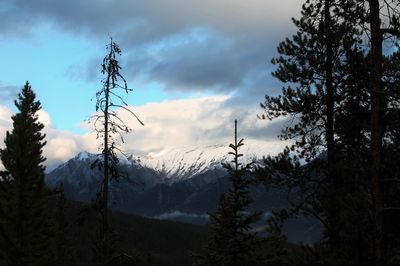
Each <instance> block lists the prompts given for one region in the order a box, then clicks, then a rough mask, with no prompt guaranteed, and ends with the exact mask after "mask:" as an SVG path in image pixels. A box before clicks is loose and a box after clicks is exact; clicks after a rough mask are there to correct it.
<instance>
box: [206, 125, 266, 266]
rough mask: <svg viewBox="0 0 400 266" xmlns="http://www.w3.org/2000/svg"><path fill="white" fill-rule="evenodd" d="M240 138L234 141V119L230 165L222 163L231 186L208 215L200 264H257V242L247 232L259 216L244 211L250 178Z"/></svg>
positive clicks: (234, 265)
mask: <svg viewBox="0 0 400 266" xmlns="http://www.w3.org/2000/svg"><path fill="white" fill-rule="evenodd" d="M243 145H244V143H243V139H241V140H240V141H239V142H238V141H237V122H236V120H235V143H234V144H230V145H229V147H230V148H231V149H232V150H233V151H232V152H229V154H230V155H232V156H233V160H232V164H231V163H224V164H223V167H224V168H226V169H227V171H228V173H229V174H230V184H231V185H230V188H229V191H228V192H227V193H226V194H222V195H221V197H220V200H219V204H218V209H217V210H216V212H215V213H214V214H211V234H212V235H211V237H210V241H209V245H208V246H207V247H206V255H205V256H204V257H203V258H202V260H201V262H200V265H227V266H228V265H229V266H239V265H240V266H245V265H260V264H261V262H262V259H261V256H260V254H259V253H258V251H259V250H258V248H259V244H260V241H259V239H258V238H257V236H256V235H255V234H254V233H251V232H250V229H251V225H252V224H253V223H254V222H256V221H257V220H258V219H259V215H260V214H259V213H250V214H248V213H247V207H248V206H249V204H250V203H251V199H250V197H249V185H250V184H251V183H252V180H251V178H250V177H249V171H250V167H251V164H248V165H245V166H243V165H242V164H241V163H240V162H239V158H240V157H241V156H243V155H242V154H240V153H239V148H240V147H241V146H243Z"/></svg>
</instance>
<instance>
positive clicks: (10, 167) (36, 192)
mask: <svg viewBox="0 0 400 266" xmlns="http://www.w3.org/2000/svg"><path fill="white" fill-rule="evenodd" d="M15 106H16V107H17V108H18V111H19V112H18V113H17V114H15V115H14V116H13V117H12V120H13V129H12V131H11V132H7V134H6V137H5V140H4V143H5V148H4V149H1V150H0V158H1V161H2V163H3V166H4V168H5V171H2V172H1V182H0V190H1V192H0V251H1V256H2V258H3V259H4V261H3V264H4V265H17V266H19V265H49V261H50V259H49V256H50V252H49V246H50V236H49V214H48V212H47V210H46V208H47V204H48V195H49V192H48V190H47V189H46V187H45V184H44V171H45V167H44V166H43V162H44V161H45V158H44V157H43V156H42V148H43V146H44V145H45V144H46V142H45V141H44V138H45V135H44V134H42V133H41V131H42V129H43V127H44V126H43V124H42V123H40V122H39V121H38V114H37V112H38V111H39V110H40V109H41V105H40V102H39V101H36V96H35V93H34V92H33V91H32V88H31V86H30V84H29V83H28V82H26V84H25V86H24V87H23V89H22V92H21V93H20V94H19V95H18V100H16V101H15Z"/></svg>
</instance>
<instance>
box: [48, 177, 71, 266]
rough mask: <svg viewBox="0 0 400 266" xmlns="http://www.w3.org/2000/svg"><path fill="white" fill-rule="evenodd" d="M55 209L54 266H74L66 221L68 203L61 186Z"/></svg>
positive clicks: (68, 225) (69, 227)
mask: <svg viewBox="0 0 400 266" xmlns="http://www.w3.org/2000/svg"><path fill="white" fill-rule="evenodd" d="M57 194H58V195H57V199H56V201H57V202H56V209H55V215H54V232H53V233H54V243H53V250H54V256H53V258H54V264H55V265H59V266H73V265H75V260H74V256H75V250H74V248H73V245H72V239H71V223H70V222H69V219H68V202H67V199H66V198H65V194H64V186H63V185H62V184H61V186H60V188H59V189H58V191H57Z"/></svg>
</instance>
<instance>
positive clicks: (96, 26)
mask: <svg viewBox="0 0 400 266" xmlns="http://www.w3.org/2000/svg"><path fill="white" fill-rule="evenodd" d="M302 2H303V1H302V0H268V1H262V0H249V1H245V2H244V1H241V0H229V1H228V0H205V1H193V0H147V1H142V0H120V1H117V2H115V1H110V0H86V1H81V0H69V1H51V0H35V1H28V2H27V1H24V0H13V1H12V0H5V1H3V4H2V5H0V15H1V16H0V17H1V18H2V19H3V20H4V21H3V23H2V30H0V35H3V36H7V35H9V34H11V33H10V32H13V31H12V30H11V29H16V30H15V32H14V33H13V34H14V35H15V34H18V32H22V33H23V34H26V32H34V31H35V29H37V28H39V27H38V25H39V26H40V25H43V24H51V25H53V26H54V27H55V28H56V29H57V31H61V32H66V33H69V34H72V35H80V36H86V37H88V38H90V39H92V40H93V41H94V43H99V41H101V42H103V41H104V39H105V37H106V35H107V33H109V34H111V35H112V36H113V37H114V39H115V40H116V41H117V42H118V43H119V44H120V45H121V48H122V49H123V52H124V55H125V54H127V60H126V67H125V68H124V73H127V76H126V77H127V78H128V79H129V80H135V81H138V80H139V81H143V82H146V83H148V82H158V83H160V84H163V85H164V87H165V89H166V90H173V91H184V92H188V91H189V92H193V91H202V92H204V91H206V92H213V93H216V94H220V93H225V92H232V91H235V92H238V91H239V92H240V91H253V90H255V88H254V87H256V89H257V90H260V88H263V89H264V90H267V89H269V88H270V86H269V83H268V81H267V80H268V72H267V71H265V70H266V68H268V67H269V66H270V65H269V61H270V59H271V57H272V56H273V55H274V54H275V51H276V49H275V47H276V46H277V44H278V42H279V41H280V40H281V39H283V38H284V37H286V36H287V35H289V34H290V32H291V31H292V29H293V26H292V24H291V21H290V17H292V16H297V15H298V14H299V10H300V6H301V4H302ZM1 6H2V7H3V8H1ZM15 18H18V19H15ZM88 61H89V62H88V65H89V66H87V69H88V70H86V71H80V70H79V67H78V66H73V67H71V68H70V69H68V70H67V74H68V75H69V76H76V72H77V71H79V73H82V72H83V73H88V77H89V78H93V77H97V76H96V75H93V74H90V73H92V72H93V69H97V68H94V67H93V64H95V66H96V67H97V65H98V63H97V62H98V60H93V59H89V60H88ZM94 62H96V63H94ZM83 67H86V66H83ZM261 72H262V73H263V82H262V81H261V80H260V79H258V80H254V73H261ZM257 95H260V94H259V93H258V94H257ZM239 96H240V97H243V96H244V94H243V93H238V97H239ZM245 96H246V97H245V98H252V99H253V100H254V99H256V97H258V96H255V95H254V94H246V95H245Z"/></svg>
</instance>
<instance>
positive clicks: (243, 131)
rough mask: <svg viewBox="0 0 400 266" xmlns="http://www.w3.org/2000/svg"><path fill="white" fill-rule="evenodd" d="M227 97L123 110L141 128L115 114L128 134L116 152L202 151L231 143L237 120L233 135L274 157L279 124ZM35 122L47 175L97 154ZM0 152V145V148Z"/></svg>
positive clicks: (3, 123)
mask: <svg viewBox="0 0 400 266" xmlns="http://www.w3.org/2000/svg"><path fill="white" fill-rule="evenodd" d="M229 99H230V98H229V97H228V96H210V97H202V98H193V99H185V100H166V101H163V102H161V103H149V104H145V105H142V106H138V107H129V108H131V110H132V111H134V112H135V113H136V114H137V115H138V116H139V117H140V119H141V120H142V121H143V122H144V124H145V126H140V125H139V124H138V123H137V122H136V120H135V119H134V118H133V117H132V116H131V115H130V114H129V113H128V112H126V111H123V110H119V113H120V117H121V118H122V119H123V120H124V121H126V123H127V125H128V126H130V127H131V128H132V129H133V133H130V134H127V135H125V136H124V138H125V143H124V144H123V145H121V149H122V150H123V151H125V152H127V153H128V154H134V155H140V156H142V155H147V154H149V153H155V152H161V151H163V150H168V149H174V148H176V149H179V148H187V147H205V146H208V145H218V144H223V145H225V144H226V143H231V142H232V136H233V121H234V120H235V119H237V120H238V124H239V126H238V133H239V136H240V137H243V138H245V140H251V141H254V140H255V141H258V142H260V143H263V147H267V148H268V147H270V148H269V149H267V150H268V151H269V152H272V153H276V152H278V151H280V150H281V149H282V148H283V147H284V145H285V144H286V143H284V142H281V141H279V140H278V139H277V135H278V134H279V132H280V130H281V126H282V124H283V123H284V120H277V121H273V122H271V121H265V120H259V119H258V118H257V114H259V113H260V112H261V111H262V110H258V109H257V108H248V109H247V108H244V107H243V106H233V105H227V104H226V103H227V102H228V101H229ZM11 115H12V112H11V110H9V109H7V108H5V107H3V106H1V105H0V138H1V139H3V138H4V136H5V132H6V130H11V129H12V123H11V119H10V117H11ZM39 120H40V121H42V122H43V123H44V124H45V126H46V127H45V129H44V133H45V134H46V141H47V144H46V146H45V147H44V156H45V157H46V158H47V161H46V165H47V166H48V170H51V169H53V168H54V167H55V166H57V165H58V164H60V163H62V162H65V161H66V160H68V159H70V158H72V157H73V156H75V155H76V154H77V153H78V152H80V151H89V152H92V153H97V152H98V148H99V147H100V144H101V139H96V134H95V132H93V131H92V128H91V126H90V125H87V129H89V130H91V132H89V133H86V134H82V135H78V134H73V133H71V132H68V131H62V130H59V129H57V128H53V127H52V125H51V118H50V116H49V114H48V113H47V112H45V111H44V110H42V111H40V113H39ZM0 146H1V145H0Z"/></svg>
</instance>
